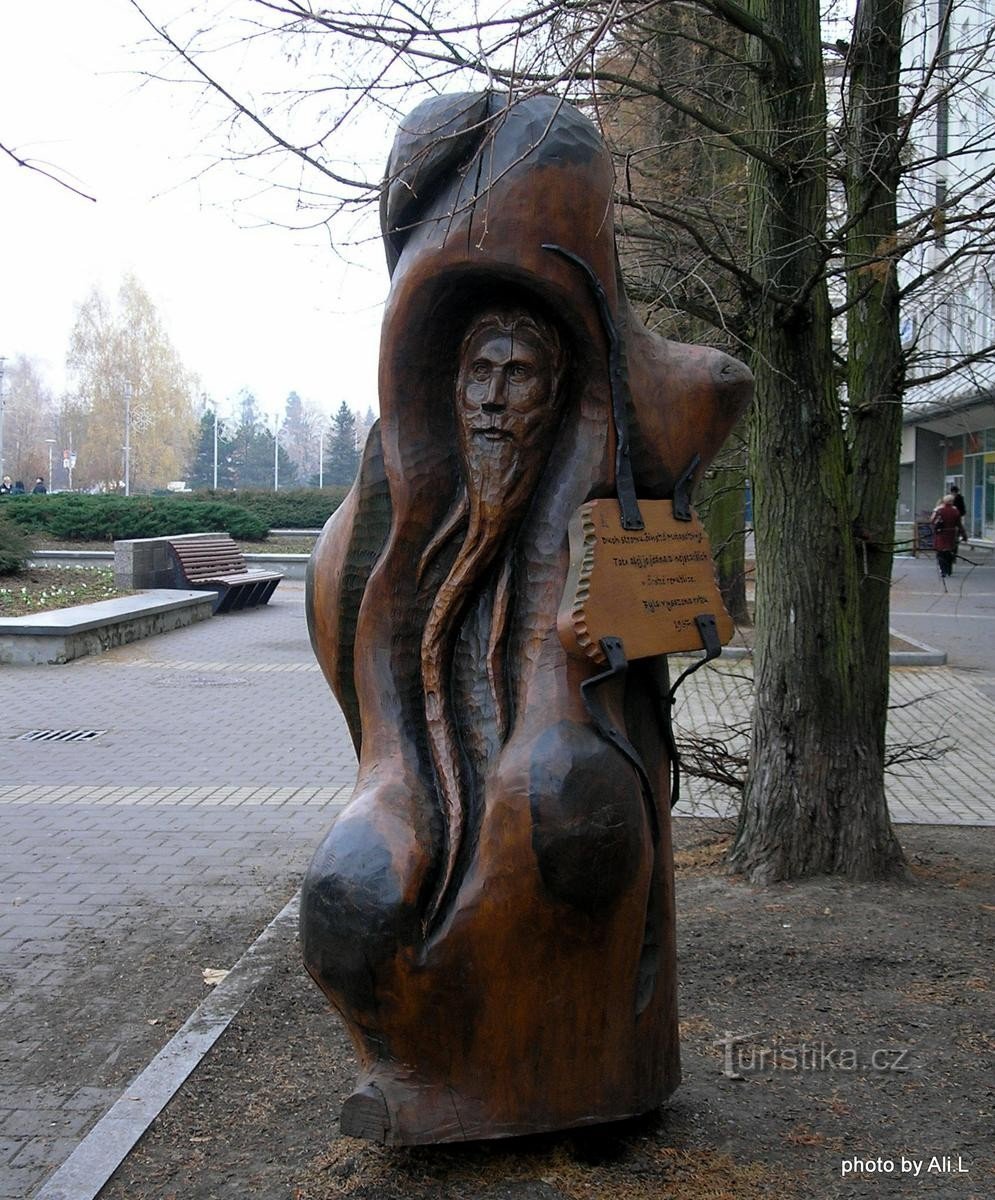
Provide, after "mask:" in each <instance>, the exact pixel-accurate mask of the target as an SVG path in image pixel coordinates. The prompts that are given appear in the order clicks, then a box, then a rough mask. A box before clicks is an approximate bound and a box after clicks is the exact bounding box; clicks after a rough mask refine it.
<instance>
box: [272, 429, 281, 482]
mask: <svg viewBox="0 0 995 1200" xmlns="http://www.w3.org/2000/svg"><path fill="white" fill-rule="evenodd" d="M279 490H280V417H279V414H277V416H276V417H275V418H274V421H273V491H274V492H278V491H279Z"/></svg>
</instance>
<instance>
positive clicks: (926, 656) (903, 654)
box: [722, 629, 947, 667]
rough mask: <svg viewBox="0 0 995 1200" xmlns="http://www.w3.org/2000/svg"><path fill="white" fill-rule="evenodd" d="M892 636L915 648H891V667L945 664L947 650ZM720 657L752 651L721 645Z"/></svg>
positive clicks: (750, 654) (742, 655)
mask: <svg viewBox="0 0 995 1200" xmlns="http://www.w3.org/2000/svg"><path fill="white" fill-rule="evenodd" d="M889 632H890V634H891V636H892V637H895V638H900V639H901V640H902V641H903V642H908V644H909V645H910V646H915V647H916V649H915V650H892V651H891V652H890V653H889V655H888V663H889V664H890V665H891V666H893V667H944V666H946V664H947V652H946V651H945V650H937V649H936V647H935V646H927V645H926V643H925V642H920V641H918V640H917V639H916V638H913V637H909V635H908V634H907V633H900V632H899V631H898V630H897V629H892V630H889ZM722 657H723V658H724V659H726V660H727V661H730V662H737V661H739V660H741V659H744V658H752V657H753V651H752V650H751V649H749V647H747V646H723V647H722Z"/></svg>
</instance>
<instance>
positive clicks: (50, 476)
mask: <svg viewBox="0 0 995 1200" xmlns="http://www.w3.org/2000/svg"><path fill="white" fill-rule="evenodd" d="M45 441H46V442H48V490H49V491H51V490H52V447H53V446H54V445H55V438H46V439H45Z"/></svg>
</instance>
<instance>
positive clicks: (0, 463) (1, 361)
mask: <svg viewBox="0 0 995 1200" xmlns="http://www.w3.org/2000/svg"><path fill="white" fill-rule="evenodd" d="M6 361H7V359H6V357H5V356H4V355H2V354H0V479H2V478H3V406H4V398H3V368H4V363H6Z"/></svg>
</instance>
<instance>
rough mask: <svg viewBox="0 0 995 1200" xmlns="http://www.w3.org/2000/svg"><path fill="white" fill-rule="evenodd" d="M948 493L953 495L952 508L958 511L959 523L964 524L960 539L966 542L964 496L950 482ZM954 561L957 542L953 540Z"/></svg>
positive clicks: (955, 559)
mask: <svg viewBox="0 0 995 1200" xmlns="http://www.w3.org/2000/svg"><path fill="white" fill-rule="evenodd" d="M950 495H951V496H953V498H954V508H956V509H957V511H958V512H959V513H960V523H961V525H963V526H964V530H965V532H964V536H963V537H962V538H961V541H963V542H966V541H967V523H966V522H965V520H964V518H965V516H967V505H966V504H965V503H964V496H963V494H962V493H961V490H960V488H959V487H958V486H957V484H956V483H952V484H951V485H950ZM956 561H957V544H956V542H955V543H954V562H956Z"/></svg>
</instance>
